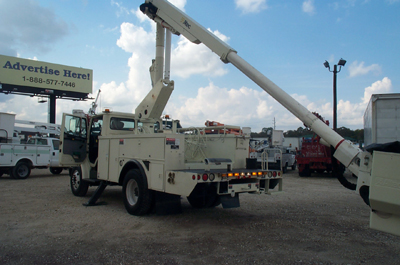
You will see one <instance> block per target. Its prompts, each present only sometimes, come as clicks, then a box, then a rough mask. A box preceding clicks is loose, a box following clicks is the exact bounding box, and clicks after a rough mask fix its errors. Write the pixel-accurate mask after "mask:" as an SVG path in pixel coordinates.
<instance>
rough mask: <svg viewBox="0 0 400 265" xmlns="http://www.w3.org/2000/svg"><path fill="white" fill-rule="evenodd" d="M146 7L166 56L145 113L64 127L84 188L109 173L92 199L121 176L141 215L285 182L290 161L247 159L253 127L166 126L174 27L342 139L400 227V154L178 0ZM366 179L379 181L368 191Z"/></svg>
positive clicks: (324, 132) (384, 226)
mask: <svg viewBox="0 0 400 265" xmlns="http://www.w3.org/2000/svg"><path fill="white" fill-rule="evenodd" d="M140 10H141V11H142V12H143V13H144V14H146V15H147V16H148V17H149V18H150V19H152V20H154V21H155V22H156V23H157V39H156V59H155V61H154V64H153V66H152V67H151V69H153V71H152V73H151V77H152V83H153V84H154V86H153V89H152V90H151V91H150V93H149V94H148V95H147V96H146V98H145V99H144V100H143V101H142V102H141V104H139V106H138V107H137V108H136V110H135V114H124V113H121V114H119V113H112V112H109V113H104V114H103V115H100V116H99V117H98V118H99V119H100V118H102V122H100V121H99V120H96V116H94V118H93V119H91V121H90V124H88V123H87V121H86V120H85V118H83V117H74V116H71V115H64V118H63V126H62V128H63V129H64V128H67V129H66V130H65V131H62V134H63V137H62V141H63V142H62V144H61V150H62V152H60V156H61V163H62V164H63V165H65V166H70V165H71V166H80V167H78V168H77V169H75V170H73V172H72V174H71V184H72V185H71V188H72V191H73V192H74V194H76V195H82V194H85V193H86V191H85V190H87V185H89V184H88V183H92V182H93V183H94V182H97V183H100V184H99V187H98V189H97V191H96V192H95V194H94V196H93V197H92V198H91V199H90V201H89V202H88V204H89V205H91V204H94V202H95V201H96V200H97V198H98V196H100V194H101V191H102V190H104V188H105V187H106V186H107V185H121V186H122V187H123V188H122V189H123V196H124V203H125V207H126V209H127V210H128V212H129V213H131V214H135V215H140V214H146V213H147V212H149V210H150V209H151V208H152V206H153V205H154V204H153V202H155V204H156V208H158V209H170V207H169V206H171V205H173V204H175V205H179V204H180V197H181V196H188V199H189V202H190V203H191V204H192V205H193V206H195V207H210V206H215V205H217V204H218V203H219V202H221V203H222V205H223V206H225V207H229V206H239V200H238V194H239V193H243V192H250V193H260V192H266V193H269V189H270V188H272V187H273V186H275V185H276V184H279V189H280V190H281V187H282V179H281V171H269V170H265V171H264V170H252V169H251V168H247V169H246V167H245V165H246V162H245V161H246V157H247V155H248V150H247V149H248V147H249V141H248V137H249V135H248V134H247V133H246V131H247V130H244V129H242V131H243V134H242V135H240V136H236V135H235V136H232V135H229V134H226V135H225V134H223V135H220V134H214V135H213V134H205V133H203V132H202V130H203V129H204V128H189V129H184V130H178V129H175V128H176V126H173V128H172V129H171V130H163V129H160V127H159V126H160V125H161V124H162V122H161V121H160V119H159V117H160V116H161V115H162V112H163V110H164V107H165V105H166V103H167V101H168V99H169V96H170V94H171V92H172V90H173V87H174V83H173V81H171V80H169V70H170V69H169V59H170V44H171V42H170V38H171V33H172V34H176V35H183V36H184V37H186V38H187V39H188V40H190V41H191V42H193V43H196V44H200V43H203V44H204V45H206V46H207V47H208V48H209V49H211V50H212V51H213V52H215V53H216V54H217V55H218V56H219V57H220V58H221V60H222V61H223V62H225V63H232V64H233V65H234V66H235V67H236V68H238V69H239V70H240V71H242V72H243V73H244V74H245V75H246V76H248V77H249V78H250V79H251V80H253V81H254V82H255V83H256V84H258V85H259V86H260V87H261V88H262V89H264V90H265V91H266V92H267V93H268V94H270V95H271V96H272V97H273V98H274V99H275V100H277V101H278V102H280V103H281V104H282V105H283V106H284V107H285V108H287V109H288V110H289V111H290V112H291V113H292V114H294V115H295V116H296V117H297V118H299V119H300V120H301V121H302V122H303V123H304V124H305V125H306V126H308V127H309V128H310V129H312V130H313V131H314V132H315V133H316V134H318V135H319V136H321V138H322V139H321V142H323V143H324V144H326V145H328V146H332V147H333V148H334V157H335V158H336V159H337V160H339V161H340V162H341V163H342V164H343V165H345V166H346V167H348V169H349V170H350V171H351V172H352V173H353V174H355V175H356V176H358V182H357V185H356V187H355V188H354V189H355V190H356V191H357V192H360V195H361V196H362V197H365V196H367V197H368V198H369V201H370V207H371V216H372V219H371V220H373V225H372V224H371V227H373V228H375V229H379V230H383V231H387V232H390V233H394V234H397V235H400V175H399V174H398V165H399V164H400V154H398V153H395V152H387V151H383V150H380V151H378V150H375V151H373V150H370V151H365V152H364V151H361V150H360V149H358V148H356V147H354V146H352V144H351V143H350V142H349V141H345V140H344V139H343V137H341V136H340V135H338V134H337V133H336V132H335V131H333V130H332V129H331V128H329V127H328V126H327V125H326V124H325V123H324V122H323V121H321V120H320V119H319V118H318V117H316V116H315V115H314V114H313V113H311V112H310V111H308V110H307V108H305V107H304V106H302V105H301V104H299V103H298V102H297V101H296V100H295V99H293V98H292V97H291V96H290V95H289V94H287V93H286V92H284V91H283V90H282V89H281V88H279V87H278V86H277V85H276V84H274V83H273V82H272V81H271V80H269V79H268V78H267V77H265V76H264V75H263V74H262V73H260V72H259V71H258V70H256V69H255V68H254V67H252V66H251V65H250V64H249V63H247V62H246V61H245V60H243V59H242V58H241V57H240V56H239V55H238V54H237V52H236V51H235V50H234V49H232V48H231V47H230V46H228V45H227V44H226V43H225V42H223V41H222V40H220V39H219V38H218V37H216V36H215V35H214V34H212V33H211V32H210V31H208V30H207V29H206V28H204V27H202V26H201V25H200V24H198V23H197V22H196V21H195V20H193V19H192V18H191V17H189V16H188V15H186V14H185V13H183V12H182V11H181V10H179V9H178V8H176V7H175V6H173V5H172V4H170V3H169V2H168V1H165V0H146V1H145V3H144V4H142V5H141V6H140ZM165 37H166V40H167V41H164V40H165ZM164 43H166V47H167V48H166V49H165V61H164ZM164 63H165V72H166V75H165V76H163V70H164ZM114 123H115V124H114ZM157 124H158V125H157ZM115 128H116V129H115ZM208 129H211V130H212V129H216V128H215V127H213V128H208ZM222 129H223V128H222ZM80 168H81V170H80ZM363 187H368V188H369V190H368V192H363V194H361V189H363ZM363 190H364V191H365V190H366V189H363ZM167 205H168V206H167Z"/></svg>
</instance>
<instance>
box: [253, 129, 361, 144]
mask: <svg viewBox="0 0 400 265" xmlns="http://www.w3.org/2000/svg"><path fill="white" fill-rule="evenodd" d="M272 131H273V128H272V127H268V128H263V129H262V131H261V132H259V133H253V132H252V133H251V137H258V138H269V137H270V136H271V133H272ZM336 131H337V133H338V134H339V135H340V136H342V137H343V138H345V139H349V140H351V141H354V142H364V129H356V130H351V129H349V128H346V127H343V126H342V127H340V128H337V130H336ZM313 134H314V133H313V131H312V130H311V129H309V128H307V127H299V128H297V130H288V131H286V132H284V133H283V136H285V137H307V136H312V135H313Z"/></svg>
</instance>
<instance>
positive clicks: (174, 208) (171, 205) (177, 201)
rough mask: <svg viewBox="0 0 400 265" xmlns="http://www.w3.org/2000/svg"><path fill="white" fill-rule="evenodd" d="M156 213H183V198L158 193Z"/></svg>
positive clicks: (156, 196)
mask: <svg viewBox="0 0 400 265" xmlns="http://www.w3.org/2000/svg"><path fill="white" fill-rule="evenodd" d="M154 197H155V200H156V201H155V204H156V205H155V211H156V214H157V215H170V214H180V213H182V207H181V196H179V195H174V194H168V193H165V192H158V191H156V194H155V196H154Z"/></svg>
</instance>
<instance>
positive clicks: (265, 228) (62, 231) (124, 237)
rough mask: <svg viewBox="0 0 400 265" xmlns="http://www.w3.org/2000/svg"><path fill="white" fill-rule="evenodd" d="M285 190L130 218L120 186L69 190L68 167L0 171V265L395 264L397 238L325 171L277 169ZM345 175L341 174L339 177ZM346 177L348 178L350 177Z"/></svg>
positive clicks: (399, 244) (399, 240)
mask: <svg viewBox="0 0 400 265" xmlns="http://www.w3.org/2000/svg"><path fill="white" fill-rule="evenodd" d="M284 177H285V181H284V190H285V193H282V194H279V195H274V196H267V195H251V194H245V195H241V197H240V199H241V207H240V208H236V209H222V207H221V206H218V207H217V208H214V209H202V210H197V209H192V208H191V207H190V205H189V203H188V202H187V200H186V199H182V207H183V213H182V214H179V215H170V216H157V215H149V216H144V217H136V216H131V215H129V214H128V213H127V212H126V211H125V208H124V206H123V201H122V193H121V188H120V187H107V189H106V190H105V192H104V193H103V196H102V197H101V198H100V201H105V202H107V204H106V205H102V206H95V207H84V206H82V203H84V202H86V201H87V200H88V199H89V197H90V196H91V194H92V193H93V192H94V190H95V187H92V188H90V190H89V192H88V195H87V197H84V198H80V197H75V196H73V195H72V193H71V191H70V188H69V176H68V175H67V174H66V171H64V173H63V174H61V175H58V176H54V175H51V174H50V173H48V171H46V170H33V174H32V176H30V177H29V178H28V179H26V180H14V179H11V178H9V177H8V176H5V177H4V176H3V177H2V178H1V179H0V210H1V218H0V226H1V233H0V264H399V255H400V254H399V253H400V238H399V237H396V236H392V235H390V234H386V233H383V232H378V231H375V230H371V229H369V227H368V225H369V224H368V222H369V208H368V207H367V206H366V205H365V204H364V203H363V201H362V199H361V198H360V197H359V196H358V195H357V194H355V193H354V192H352V191H350V190H347V189H345V188H343V187H342V186H341V185H340V184H339V183H338V181H337V180H336V179H332V178H331V177H330V176H329V175H327V174H325V175H324V174H322V175H313V176H312V177H309V178H300V177H298V175H297V171H289V173H288V174H285V175H284ZM349 178H351V177H349ZM353 181H354V180H353Z"/></svg>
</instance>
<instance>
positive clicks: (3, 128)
mask: <svg viewBox="0 0 400 265" xmlns="http://www.w3.org/2000/svg"><path fill="white" fill-rule="evenodd" d="M15 124H20V125H22V126H20V127H18V126H15ZM24 125H25V126H26V127H23V126H24ZM32 126H34V127H32ZM59 132H60V129H59V126H58V127H57V125H54V124H45V123H38V122H30V121H21V120H15V114H10V113H0V176H2V175H3V174H9V175H10V176H11V177H13V178H16V179H26V178H27V177H29V175H30V173H31V169H33V168H49V169H50V172H51V173H53V174H60V173H61V172H62V170H63V168H62V167H60V166H59V164H58V158H59V139H58V138H52V137H42V136H41V135H43V134H53V133H58V134H59ZM26 134H32V135H34V134H38V136H33V137H29V138H28V139H26V138H25V136H26Z"/></svg>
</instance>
